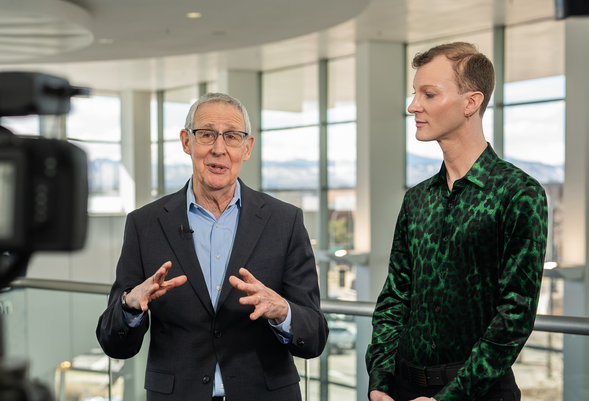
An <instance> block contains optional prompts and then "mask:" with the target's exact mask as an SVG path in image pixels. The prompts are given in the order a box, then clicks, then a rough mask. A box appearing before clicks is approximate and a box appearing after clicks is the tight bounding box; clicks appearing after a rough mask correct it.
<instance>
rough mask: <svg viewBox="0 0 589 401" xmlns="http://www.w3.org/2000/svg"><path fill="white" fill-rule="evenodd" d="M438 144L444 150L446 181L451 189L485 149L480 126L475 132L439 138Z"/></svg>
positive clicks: (485, 142) (485, 144)
mask: <svg viewBox="0 0 589 401" xmlns="http://www.w3.org/2000/svg"><path fill="white" fill-rule="evenodd" d="M439 144H440V147H441V148H442V151H443V152H444V164H445V165H446V182H447V183H448V188H449V189H450V191H451V190H452V187H453V186H454V182H456V181H457V180H459V179H460V178H462V177H464V176H465V175H466V173H468V171H469V170H470V169H471V167H472V165H473V164H474V163H475V162H476V161H477V159H478V158H479V156H480V155H481V154H482V153H483V152H484V151H485V149H486V148H487V141H486V140H485V136H484V134H483V130H482V128H481V129H480V130H477V131H475V132H465V133H462V134H457V135H455V136H453V137H452V138H449V139H444V140H441V141H439Z"/></svg>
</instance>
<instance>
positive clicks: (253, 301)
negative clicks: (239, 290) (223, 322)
mask: <svg viewBox="0 0 589 401" xmlns="http://www.w3.org/2000/svg"><path fill="white" fill-rule="evenodd" d="M239 303H240V304H242V305H254V306H258V305H260V304H261V303H262V297H260V296H259V295H258V294H253V295H250V296H249V297H241V298H239Z"/></svg>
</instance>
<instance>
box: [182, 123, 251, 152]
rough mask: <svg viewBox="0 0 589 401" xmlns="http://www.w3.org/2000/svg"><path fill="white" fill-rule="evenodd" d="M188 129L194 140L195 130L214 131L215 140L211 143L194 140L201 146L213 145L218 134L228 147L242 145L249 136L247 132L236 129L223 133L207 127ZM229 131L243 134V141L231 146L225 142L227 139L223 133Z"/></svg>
mask: <svg viewBox="0 0 589 401" xmlns="http://www.w3.org/2000/svg"><path fill="white" fill-rule="evenodd" d="M188 131H190V132H192V134H193V135H194V140H195V141H196V131H210V132H214V133H215V140H214V141H213V142H211V143H199V142H198V141H196V143H198V144H199V145H203V146H209V145H214V144H215V142H217V139H219V135H221V136H222V137H223V142H225V145H227V146H229V147H230V148H240V147H242V146H243V144H244V143H245V142H246V141H245V140H246V139H247V137H248V136H249V134H248V133H247V132H243V131H236V130H231V131H225V132H223V133H221V132H218V131H215V130H214V129H208V128H196V129H189V130H188ZM230 132H237V133H240V134H243V135H244V137H243V143H242V144H241V145H239V146H231V145H229V144H228V143H227V141H226V140H225V134H227V133H230Z"/></svg>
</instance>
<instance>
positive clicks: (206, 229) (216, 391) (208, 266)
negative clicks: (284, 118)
mask: <svg viewBox="0 0 589 401" xmlns="http://www.w3.org/2000/svg"><path fill="white" fill-rule="evenodd" d="M186 210H187V215H188V222H189V224H190V229H191V230H193V233H192V241H193V243H194V249H195V251H196V256H197V257H198V262H199V263H200V267H201V269H202V274H203V276H204V279H205V282H206V285H207V289H208V290H209V296H210V298H211V302H212V304H213V308H214V309H215V310H216V309H217V301H218V299H219V295H220V294H221V288H222V287H223V280H224V278H225V272H226V270H227V264H228V263H229V257H230V256H231V250H232V249H233V241H234V240H235V233H236V231H237V224H238V222H239V213H240V212H241V185H240V184H239V181H236V182H235V193H234V196H233V199H231V201H230V202H229V205H228V206H227V208H226V209H225V211H224V212H223V214H221V216H220V217H219V218H218V219H216V218H215V216H214V215H213V214H212V213H211V212H209V211H208V210H206V209H205V208H203V207H202V206H200V205H198V204H197V203H196V199H195V198H194V192H193V191H192V178H191V179H190V181H189V182H188V188H187V190H186ZM287 305H288V316H287V317H286V319H285V320H284V322H282V323H281V324H275V323H276V322H275V321H270V320H269V321H268V322H269V323H270V325H271V326H272V327H273V328H274V329H275V333H276V335H277V337H278V338H279V339H280V340H281V341H282V342H283V343H285V344H287V343H288V342H289V341H290V339H291V338H292V333H293V332H292V327H291V310H290V305H289V304H288V301H287ZM123 313H124V314H125V320H126V322H127V324H128V325H129V326H131V327H136V326H138V325H139V323H141V320H142V318H143V315H144V313H141V314H139V315H132V314H130V313H127V312H126V311H123ZM224 396H225V389H224V388H223V376H221V369H220V368H219V363H218V362H217V366H216V369H215V379H214V382H213V397H224Z"/></svg>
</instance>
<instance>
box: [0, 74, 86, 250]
mask: <svg viewBox="0 0 589 401" xmlns="http://www.w3.org/2000/svg"><path fill="white" fill-rule="evenodd" d="M85 93H87V91H84V90H82V89H80V88H75V87H72V86H70V85H69V83H68V81H67V80H65V79H63V78H58V77H54V76H51V75H46V74H39V73H25V72H4V73H0V117H2V116H18V115H28V114H39V115H59V114H66V113H68V112H69V110H70V97H71V96H75V95H78V94H85ZM87 168H88V167H87V161H86V154H85V153H84V151H82V150H81V149H80V148H78V147H77V146H74V145H72V144H70V143H68V142H66V141H62V140H56V139H46V138H38V137H22V136H21V137H19V136H16V135H13V134H12V133H11V132H10V131H9V130H8V129H6V128H4V127H1V126H0V252H6V251H9V252H30V253H32V252H34V251H70V250H76V249H81V248H82V247H83V246H84V242H85V239H86V226H87V222H88V213H87V205H88V174H87Z"/></svg>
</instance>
